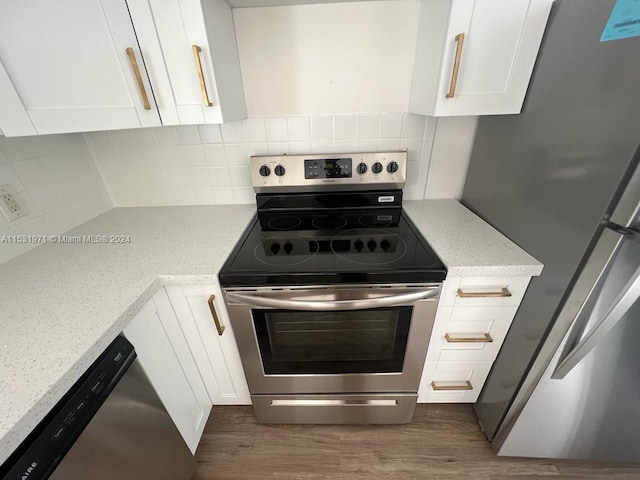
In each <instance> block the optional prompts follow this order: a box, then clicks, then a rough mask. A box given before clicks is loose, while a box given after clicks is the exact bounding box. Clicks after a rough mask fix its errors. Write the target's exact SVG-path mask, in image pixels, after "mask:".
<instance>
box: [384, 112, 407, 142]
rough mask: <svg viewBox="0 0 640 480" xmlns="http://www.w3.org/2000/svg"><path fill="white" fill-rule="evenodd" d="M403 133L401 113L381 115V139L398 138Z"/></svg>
mask: <svg viewBox="0 0 640 480" xmlns="http://www.w3.org/2000/svg"><path fill="white" fill-rule="evenodd" d="M401 132H402V114H401V113H383V114H382V115H380V134H379V135H380V138H398V137H400V134H401Z"/></svg>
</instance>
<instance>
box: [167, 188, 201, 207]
mask: <svg viewBox="0 0 640 480" xmlns="http://www.w3.org/2000/svg"><path fill="white" fill-rule="evenodd" d="M171 191H172V192H173V196H174V197H175V199H176V205H195V203H196V200H195V198H194V197H193V190H191V188H172V189H171Z"/></svg>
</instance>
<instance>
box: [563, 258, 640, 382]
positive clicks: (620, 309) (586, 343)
mask: <svg viewBox="0 0 640 480" xmlns="http://www.w3.org/2000/svg"><path fill="white" fill-rule="evenodd" d="M639 297H640V267H638V268H637V269H636V270H635V272H634V274H633V275H632V277H631V278H630V279H629V281H628V282H627V283H626V285H625V286H624V288H623V289H622V291H621V292H620V293H619V294H618V296H617V297H616V299H615V300H614V302H613V304H612V306H611V307H610V308H609V309H608V310H607V312H606V313H605V314H604V316H603V317H602V318H601V319H600V320H598V321H597V322H596V324H595V326H594V328H593V329H592V330H591V331H590V332H589V333H588V334H587V335H585V337H584V338H583V339H582V340H580V342H579V343H578V344H577V345H575V346H574V347H573V348H572V349H571V350H569V351H568V352H565V354H564V355H563V356H562V357H561V358H560V360H559V361H558V364H557V365H556V369H555V370H554V371H553V374H552V375H551V378H554V379H562V378H564V377H565V376H566V375H567V374H568V373H569V372H570V371H571V370H572V369H573V368H574V367H575V366H576V365H577V364H578V363H580V361H581V360H582V359H583V358H585V357H586V356H587V355H588V354H589V352H591V351H592V350H593V349H594V348H595V347H596V345H598V343H599V342H600V341H601V340H602V339H603V338H604V337H605V336H606V335H607V333H609V331H610V330H611V329H612V328H613V327H615V326H616V324H617V323H618V322H619V321H620V320H621V319H622V318H623V317H624V316H625V314H626V313H627V312H628V311H629V309H630V308H631V307H632V306H633V304H634V303H635V302H636V300H638V298H639Z"/></svg>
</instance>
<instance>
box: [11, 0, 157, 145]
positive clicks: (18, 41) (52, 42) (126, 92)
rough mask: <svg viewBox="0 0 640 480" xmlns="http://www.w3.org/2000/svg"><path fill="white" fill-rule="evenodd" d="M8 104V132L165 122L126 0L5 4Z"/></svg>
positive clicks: (13, 0) (41, 0)
mask: <svg viewBox="0 0 640 480" xmlns="http://www.w3.org/2000/svg"><path fill="white" fill-rule="evenodd" d="M127 48H131V49H133V54H134V55H135V57H136V60H137V64H138V70H139V72H140V81H141V82H142V86H140V85H139V84H138V81H137V77H136V73H135V71H134V68H133V65H132V60H131V58H130V56H129V55H128V54H127ZM143 89H144V91H145V92H146V95H147V97H148V100H149V107H150V108H149V109H145V105H144V100H143V96H142V91H143ZM0 104H1V105H2V108H0V127H2V130H3V131H4V132H5V134H6V135H7V136H15V135H33V134H35V133H60V132H78V131H90V130H107V129H118V128H133V127H140V126H143V127H149V126H157V125H160V117H159V114H158V111H157V108H156V106H155V102H154V98H153V95H152V91H151V87H150V85H149V80H148V78H147V75H146V71H145V68H144V62H143V59H142V56H141V53H140V49H139V47H138V43H137V41H136V36H135V32H134V29H133V25H132V24H131V19H130V17H129V12H128V10H127V5H126V3H125V0H102V1H101V0H64V1H58V2H51V1H46V0H26V1H25V0H3V1H2V2H0Z"/></svg>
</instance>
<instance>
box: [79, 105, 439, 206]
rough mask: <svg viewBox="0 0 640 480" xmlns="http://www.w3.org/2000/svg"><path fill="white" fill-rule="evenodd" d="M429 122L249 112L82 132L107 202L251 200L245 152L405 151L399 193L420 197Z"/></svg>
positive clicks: (392, 116) (399, 116)
mask: <svg viewBox="0 0 640 480" xmlns="http://www.w3.org/2000/svg"><path fill="white" fill-rule="evenodd" d="M434 130H435V120H434V119H432V118H429V119H428V118H427V117H424V116H421V115H413V114H408V113H388V114H363V115H335V116H333V115H323V116H312V117H278V118H249V119H246V120H241V121H235V122H228V123H225V124H222V125H199V126H178V127H171V126H169V127H158V128H147V129H134V130H114V131H110V132H91V133H86V134H84V135H85V139H86V142H87V144H88V146H89V149H90V151H91V155H92V156H93V158H94V160H95V163H96V165H97V167H98V169H99V171H100V174H101V175H102V178H103V180H104V183H105V185H106V188H107V191H108V192H109V195H110V196H111V200H112V202H113V204H114V206H153V205H198V204H212V203H217V204H221V203H222V204H224V203H253V202H254V201H255V200H254V193H253V190H252V188H251V186H250V178H249V167H248V165H249V156H250V155H265V154H278V155H280V154H284V153H287V154H296V153H349V152H371V151H384V150H399V149H406V150H407V154H408V165H407V179H408V180H407V185H406V187H405V198H407V199H413V198H423V195H424V189H425V185H426V180H427V171H428V167H429V155H430V151H431V145H432V141H433V134H434Z"/></svg>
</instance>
